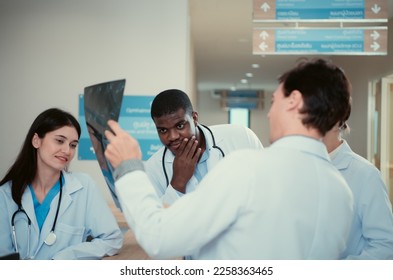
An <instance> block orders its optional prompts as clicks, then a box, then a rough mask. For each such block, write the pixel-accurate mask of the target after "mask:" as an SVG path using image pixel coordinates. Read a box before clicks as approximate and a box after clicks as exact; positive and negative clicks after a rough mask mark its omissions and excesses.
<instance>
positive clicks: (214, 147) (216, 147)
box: [162, 124, 225, 186]
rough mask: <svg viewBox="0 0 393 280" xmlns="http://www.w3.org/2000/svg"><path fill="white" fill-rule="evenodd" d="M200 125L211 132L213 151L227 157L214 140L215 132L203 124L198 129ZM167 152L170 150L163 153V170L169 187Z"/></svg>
mask: <svg viewBox="0 0 393 280" xmlns="http://www.w3.org/2000/svg"><path fill="white" fill-rule="evenodd" d="M199 125H200V126H203V127H204V128H206V130H207V131H209V133H210V135H211V137H212V142H213V146H212V148H213V149H217V150H219V151H220V153H221V155H222V157H225V153H224V151H223V150H222V149H221V148H220V147H219V146H217V145H216V139H215V138H214V135H213V132H212V131H211V129H210V128H209V127H207V126H206V125H203V124H198V125H197V127H198V126H199ZM198 129H200V128H199V127H198ZM200 130H201V129H200ZM201 132H202V130H201ZM202 133H203V132H202ZM205 137H206V136H205ZM167 150H168V148H167V147H165V149H164V152H163V154H162V170H163V171H164V175H165V180H166V185H167V186H168V185H169V178H168V173H167V172H166V168H165V156H166V152H167Z"/></svg>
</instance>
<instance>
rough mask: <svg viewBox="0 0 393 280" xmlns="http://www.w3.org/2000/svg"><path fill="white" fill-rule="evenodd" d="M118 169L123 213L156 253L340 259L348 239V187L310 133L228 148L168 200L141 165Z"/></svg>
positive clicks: (350, 206)
mask: <svg viewBox="0 0 393 280" xmlns="http://www.w3.org/2000/svg"><path fill="white" fill-rule="evenodd" d="M126 163H127V162H123V164H121V165H120V166H119V168H118V170H121V169H123V168H124V167H125V165H126ZM140 165H141V166H142V163H141V164H140ZM125 169H127V168H125ZM118 176H119V177H118V180H117V181H116V190H117V193H118V196H119V199H120V203H121V205H122V208H123V211H124V214H125V217H126V220H127V222H128V224H129V226H130V227H131V228H132V230H133V231H134V233H135V235H136V239H137V241H138V242H139V243H140V244H141V246H142V247H143V249H144V250H145V251H146V252H147V253H148V254H149V255H150V256H151V257H153V258H174V257H179V256H191V258H193V259H288V260H290V259H338V258H339V256H340V253H341V252H342V251H343V250H344V249H345V246H346V239H347V236H348V233H349V228H350V225H351V221H352V215H353V197H352V193H351V191H350V189H349V187H348V185H347V183H346V182H345V180H344V178H343V177H342V176H341V175H340V173H339V172H338V170H337V169H336V168H335V167H334V166H333V165H332V163H331V162H330V160H329V156H328V154H327V150H326V147H325V145H324V144H323V143H322V142H321V141H318V140H315V139H312V138H308V137H303V136H287V137H284V138H281V139H279V140H277V141H275V142H274V143H273V144H272V145H271V146H270V147H269V148H266V149H263V150H259V151H256V150H247V151H245V150H243V151H237V152H233V153H232V154H230V155H228V156H227V157H226V158H225V159H223V160H222V161H220V163H219V164H218V165H217V166H216V167H215V168H214V169H213V170H212V171H210V172H209V173H208V174H207V175H206V176H205V178H204V180H203V181H202V182H201V183H200V185H199V187H198V188H197V189H196V190H195V191H194V192H192V193H190V194H187V195H185V196H183V197H182V198H180V199H179V200H177V201H176V202H175V203H174V204H173V205H171V206H170V207H169V208H164V207H163V205H162V202H161V201H160V199H159V198H158V196H157V194H156V192H155V190H154V188H153V186H152V184H151V182H150V180H149V178H148V176H147V175H146V173H145V172H144V171H141V170H134V171H131V172H128V173H127V172H124V170H123V172H120V171H119V174H118Z"/></svg>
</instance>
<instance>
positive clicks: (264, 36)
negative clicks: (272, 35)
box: [259, 30, 269, 40]
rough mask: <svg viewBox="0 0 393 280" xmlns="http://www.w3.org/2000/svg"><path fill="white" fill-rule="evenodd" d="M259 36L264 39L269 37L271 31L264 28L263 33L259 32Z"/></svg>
mask: <svg viewBox="0 0 393 280" xmlns="http://www.w3.org/2000/svg"><path fill="white" fill-rule="evenodd" d="M259 37H261V38H262V39H263V40H266V39H267V37H269V33H267V32H266V31H265V30H263V31H262V32H261V34H259Z"/></svg>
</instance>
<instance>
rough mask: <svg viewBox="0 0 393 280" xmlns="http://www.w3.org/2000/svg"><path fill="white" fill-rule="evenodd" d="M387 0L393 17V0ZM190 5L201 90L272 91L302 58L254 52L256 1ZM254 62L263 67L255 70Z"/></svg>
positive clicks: (198, 0) (211, 0)
mask: <svg viewBox="0 0 393 280" xmlns="http://www.w3.org/2000/svg"><path fill="white" fill-rule="evenodd" d="M387 1H388V11H389V18H392V17H393V0H387ZM189 5H190V16H191V33H192V39H193V45H194V51H195V63H196V75H197V77H196V82H197V87H198V90H199V92H203V91H211V90H215V89H230V88H231V87H232V86H235V87H236V88H237V89H265V90H273V89H274V88H275V86H276V85H277V77H278V75H280V74H281V73H283V71H285V70H287V69H288V68H289V67H291V66H293V65H294V63H295V62H296V60H297V59H298V58H299V57H298V56H294V55H270V56H265V57H263V56H261V55H253V54H252V29H253V27H254V26H256V24H255V23H253V22H252V8H253V7H252V5H253V0H190V1H189ZM384 25H386V24H385V23H384ZM253 63H258V64H260V68H259V69H252V67H251V65H252V64H253ZM248 72H252V73H253V74H254V77H253V78H250V79H249V83H248V84H241V82H240V80H241V79H243V78H246V77H245V75H246V73H248Z"/></svg>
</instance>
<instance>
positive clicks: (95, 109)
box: [83, 79, 126, 209]
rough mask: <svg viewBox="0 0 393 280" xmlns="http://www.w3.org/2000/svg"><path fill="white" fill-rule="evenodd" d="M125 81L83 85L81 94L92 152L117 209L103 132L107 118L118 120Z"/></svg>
mask: <svg viewBox="0 0 393 280" xmlns="http://www.w3.org/2000/svg"><path fill="white" fill-rule="evenodd" d="M125 83H126V80H125V79H123V80H117V81H111V82H105V83H101V84H97V85H92V86H88V87H85V91H84V96H83V98H84V111H85V119H86V126H87V131H88V133H89V136H90V140H91V142H92V145H93V149H94V153H95V155H96V158H97V161H98V163H99V165H100V168H101V171H102V174H103V175H104V178H105V181H106V183H107V185H108V188H109V191H110V193H111V195H112V198H113V201H114V202H115V204H116V206H117V207H118V208H119V209H121V207H120V203H119V200H118V198H117V195H116V192H115V180H114V178H113V167H112V165H111V164H110V162H109V161H108V160H107V159H106V157H105V155H104V152H105V149H106V146H107V145H108V139H107V138H106V137H105V133H104V132H105V130H109V127H108V124H107V123H108V120H114V121H118V120H119V115H120V109H121V103H122V100H123V94H124V87H125Z"/></svg>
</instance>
